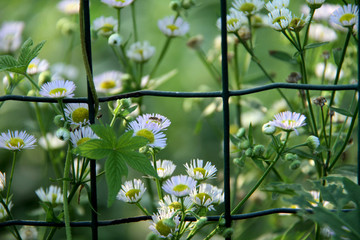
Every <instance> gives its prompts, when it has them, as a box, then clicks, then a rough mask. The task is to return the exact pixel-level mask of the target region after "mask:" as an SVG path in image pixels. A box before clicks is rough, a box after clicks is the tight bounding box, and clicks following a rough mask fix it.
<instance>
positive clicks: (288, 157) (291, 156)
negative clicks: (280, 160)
mask: <svg viewBox="0 0 360 240" xmlns="http://www.w3.org/2000/svg"><path fill="white" fill-rule="evenodd" d="M285 160H286V161H288V162H292V161H295V160H298V156H297V155H296V154H293V153H287V154H286V155H285Z"/></svg>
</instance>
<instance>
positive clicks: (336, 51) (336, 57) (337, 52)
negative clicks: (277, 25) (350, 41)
mask: <svg viewBox="0 0 360 240" xmlns="http://www.w3.org/2000/svg"><path fill="white" fill-rule="evenodd" d="M332 53H333V56H334V61H335V64H336V66H339V64H340V59H341V54H342V49H341V48H334V49H333V50H332Z"/></svg>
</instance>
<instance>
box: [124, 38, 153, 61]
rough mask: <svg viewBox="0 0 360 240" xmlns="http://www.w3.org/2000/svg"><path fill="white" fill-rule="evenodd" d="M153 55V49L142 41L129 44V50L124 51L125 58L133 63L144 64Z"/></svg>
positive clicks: (146, 42)
mask: <svg viewBox="0 0 360 240" xmlns="http://www.w3.org/2000/svg"><path fill="white" fill-rule="evenodd" d="M154 53H155V47H153V46H151V45H150V43H149V42H148V41H144V42H136V43H133V44H131V45H130V48H129V50H127V51H126V56H127V57H128V58H130V59H131V60H134V61H135V62H146V61H147V60H149V59H150V58H151V57H152V56H153V55H154Z"/></svg>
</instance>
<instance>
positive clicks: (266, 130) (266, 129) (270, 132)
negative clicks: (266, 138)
mask: <svg viewBox="0 0 360 240" xmlns="http://www.w3.org/2000/svg"><path fill="white" fill-rule="evenodd" d="M275 131H276V127H274V126H273V125H270V124H269V123H265V124H264V125H263V126H262V132H263V133H264V134H266V135H273V134H274V133H275Z"/></svg>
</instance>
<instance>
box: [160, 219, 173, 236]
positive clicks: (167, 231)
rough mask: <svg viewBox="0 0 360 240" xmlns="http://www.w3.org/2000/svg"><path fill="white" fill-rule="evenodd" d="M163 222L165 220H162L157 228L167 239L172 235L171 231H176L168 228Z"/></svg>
mask: <svg viewBox="0 0 360 240" xmlns="http://www.w3.org/2000/svg"><path fill="white" fill-rule="evenodd" d="M163 221H164V220H160V221H159V222H158V223H157V224H156V226H155V228H156V230H157V231H158V232H159V233H160V234H161V235H162V236H164V237H166V236H168V235H169V234H170V233H171V230H174V228H170V227H168V226H166V225H165V224H164V222H163Z"/></svg>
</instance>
